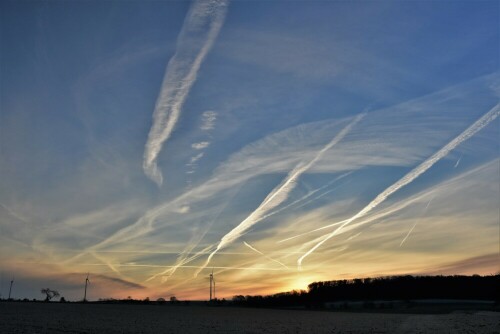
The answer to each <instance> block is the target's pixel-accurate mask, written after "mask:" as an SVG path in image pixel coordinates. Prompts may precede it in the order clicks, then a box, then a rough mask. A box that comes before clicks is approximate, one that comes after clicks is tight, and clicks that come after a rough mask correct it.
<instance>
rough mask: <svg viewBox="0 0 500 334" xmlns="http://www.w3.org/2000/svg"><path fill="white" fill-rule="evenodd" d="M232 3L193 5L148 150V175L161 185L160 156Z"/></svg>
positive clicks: (145, 163)
mask: <svg viewBox="0 0 500 334" xmlns="http://www.w3.org/2000/svg"><path fill="white" fill-rule="evenodd" d="M228 3H229V1H228V0H210V1H208V0H197V1H195V2H194V3H193V5H192V6H191V8H190V10H189V13H188V15H187V17H186V19H185V21H184V25H183V27H182V31H181V33H180V35H179V37H178V39H177V49H176V52H175V54H174V56H173V57H172V58H171V59H170V61H169V62H168V65H167V70H166V73H165V77H164V78H163V83H162V86H161V90H160V94H159V96H158V99H157V101H156V106H155V110H154V113H153V125H152V127H151V130H150V131H149V136H148V140H147V142H146V146H145V150H144V161H143V169H144V173H145V174H146V175H147V176H148V177H149V178H150V179H151V180H153V181H154V182H156V183H157V184H158V185H159V186H160V185H161V184H162V182H163V176H162V174H161V171H160V170H159V168H158V165H157V159H158V154H159V153H160V151H161V148H162V146H163V144H164V142H165V141H166V140H167V139H168V138H169V137H170V136H171V134H172V131H173V130H174V128H175V125H176V123H177V120H178V119H179V116H180V113H181V109H182V106H183V104H184V102H185V100H186V98H187V96H188V94H189V91H190V90H191V87H192V86H193V84H194V82H195V81H196V77H197V75H198V70H199V69H200V66H201V64H202V62H203V60H204V59H205V57H206V55H207V54H208V52H209V51H210V48H211V47H212V45H213V43H214V41H215V39H216V38H217V35H218V34H219V31H220V29H221V27H222V24H223V23H224V18H225V16H226V11H227V7H228Z"/></svg>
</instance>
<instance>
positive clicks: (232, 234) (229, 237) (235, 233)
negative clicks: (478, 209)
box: [195, 113, 366, 276]
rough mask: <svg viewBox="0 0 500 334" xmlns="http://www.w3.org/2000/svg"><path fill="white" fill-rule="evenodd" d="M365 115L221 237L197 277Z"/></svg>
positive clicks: (286, 179)
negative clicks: (220, 251)
mask: <svg viewBox="0 0 500 334" xmlns="http://www.w3.org/2000/svg"><path fill="white" fill-rule="evenodd" d="M365 115H366V113H364V114H360V115H358V116H356V117H354V119H353V120H352V121H351V122H350V123H349V124H348V125H346V126H345V127H344V128H343V129H342V130H341V131H340V132H339V133H338V134H337V135H336V136H335V137H334V138H333V139H332V140H331V141H330V142H329V143H328V144H326V145H325V146H324V147H323V148H322V149H321V150H320V151H319V152H318V153H317V154H316V155H315V156H314V158H313V159H312V160H311V161H309V162H308V163H307V164H305V165H299V166H297V167H295V168H294V169H293V170H292V171H291V172H290V173H289V174H288V176H287V177H286V178H285V180H284V181H283V182H282V183H281V184H280V185H278V186H277V187H276V188H274V189H273V190H272V191H271V193H269V195H267V197H266V198H265V199H264V201H263V202H262V203H261V204H260V205H259V206H258V207H257V209H255V210H254V211H253V212H252V213H251V214H250V215H249V216H248V217H247V218H245V220H243V221H242V222H241V223H240V224H239V225H238V226H236V227H235V228H233V229H232V230H231V231H229V232H228V233H227V234H226V235H224V236H223V237H222V239H221V240H220V242H219V244H218V245H217V248H216V249H215V250H214V251H213V252H212V253H211V254H210V255H209V256H208V259H207V261H206V262H205V264H204V266H202V268H200V269H199V270H198V271H197V272H196V273H195V276H197V275H198V274H199V273H200V272H201V271H202V270H203V269H204V268H205V267H206V266H207V265H208V264H209V263H210V260H211V259H212V257H213V256H214V255H215V254H216V253H217V252H218V251H219V250H221V249H223V248H225V247H227V246H229V245H230V244H232V243H233V242H234V241H235V240H236V239H238V238H239V237H241V236H242V235H243V234H244V233H245V232H246V231H248V229H249V228H251V227H252V226H253V225H255V224H256V223H258V222H259V221H261V220H263V219H264V218H265V216H266V214H267V213H268V212H269V210H272V209H274V208H276V207H277V206H278V205H280V204H281V203H283V202H284V201H285V200H286V199H287V198H288V195H289V194H290V192H292V190H293V189H294V188H295V186H296V184H297V180H298V178H299V177H300V176H301V175H302V174H303V173H304V172H305V171H307V170H308V169H309V168H311V166H312V165H314V164H315V163H316V162H317V161H318V160H319V159H321V158H322V156H323V154H324V153H325V152H326V151H328V150H329V149H330V148H332V147H333V146H334V145H336V144H337V143H339V142H340V141H341V140H342V139H343V138H344V137H345V136H346V135H347V134H348V133H349V132H350V131H351V129H352V127H353V126H355V125H356V124H357V123H358V122H359V121H361V120H362V119H363V117H364V116H365Z"/></svg>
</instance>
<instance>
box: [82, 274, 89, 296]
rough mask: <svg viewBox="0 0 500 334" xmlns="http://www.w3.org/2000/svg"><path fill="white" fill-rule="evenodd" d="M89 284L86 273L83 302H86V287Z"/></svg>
mask: <svg viewBox="0 0 500 334" xmlns="http://www.w3.org/2000/svg"><path fill="white" fill-rule="evenodd" d="M88 284H90V281H89V274H88V273H87V278H86V279H85V292H84V293H83V302H84V303H85V302H86V301H87V285H88Z"/></svg>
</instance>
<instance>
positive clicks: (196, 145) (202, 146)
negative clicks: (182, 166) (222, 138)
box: [191, 141, 210, 150]
mask: <svg viewBox="0 0 500 334" xmlns="http://www.w3.org/2000/svg"><path fill="white" fill-rule="evenodd" d="M208 145H210V142H208V141H201V142H199V143H194V144H191V147H192V148H194V149H195V150H203V149H205V148H207V147H208Z"/></svg>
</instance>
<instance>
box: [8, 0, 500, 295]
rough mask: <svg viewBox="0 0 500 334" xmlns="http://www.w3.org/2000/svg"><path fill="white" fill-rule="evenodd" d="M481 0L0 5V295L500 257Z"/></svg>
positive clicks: (310, 275) (457, 264) (470, 263)
mask: <svg viewBox="0 0 500 334" xmlns="http://www.w3.org/2000/svg"><path fill="white" fill-rule="evenodd" d="M499 6H500V4H499V2H498V1H487V0H486V1H418V0H417V1H405V2H395V1H235V0H233V1H230V0H206V1H205V0H199V1H193V2H189V1H134V0H132V1H114V0H111V1H71V2H70V1H2V2H1V3H0V37H1V39H0V46H1V47H0V50H1V51H0V55H1V58H0V297H1V298H6V297H7V295H8V290H9V285H10V281H11V280H14V285H13V289H12V297H14V298H30V299H32V298H38V299H41V298H43V295H42V294H41V293H40V289H41V288H47V287H48V288H51V289H56V290H58V291H59V292H60V293H61V295H62V296H64V297H65V298H66V299H67V300H81V299H82V298H83V286H84V283H85V277H86V276H87V273H89V275H90V276H89V279H90V282H91V285H90V287H89V290H88V293H87V296H88V298H89V299H90V300H97V299H99V298H126V297H128V296H130V297H131V298H137V299H142V298H146V297H149V298H150V299H156V298H159V297H163V298H169V297H170V296H176V297H177V298H178V299H198V300H206V299H208V293H209V278H208V277H209V274H210V273H211V272H213V273H214V276H215V280H216V286H217V290H216V293H217V297H218V298H223V297H224V298H226V299H227V298H231V297H232V296H233V295H257V294H270V293H276V292H281V291H290V290H292V289H306V288H307V285H308V284H309V283H312V282H314V281H321V280H335V279H350V278H356V277H377V276H386V275H399V274H412V275H424V274H432V275H437V274H442V275H453V274H481V275H489V274H495V273H498V272H499V271H500V267H499V264H498V263H500V262H499V254H500V212H499V208H498V203H499V201H500V160H499V143H500V140H499V139H500V121H499V118H498V116H499V115H500V104H499V103H500V99H499V96H500V73H499V71H498V70H499V67H498V66H499V63H498V62H499V59H500V58H499V56H500V55H499V50H500V48H499V47H500V45H499V43H500V42H499V41H500V36H499V34H500V27H499V22H500V20H499V13H500V8H499Z"/></svg>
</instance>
